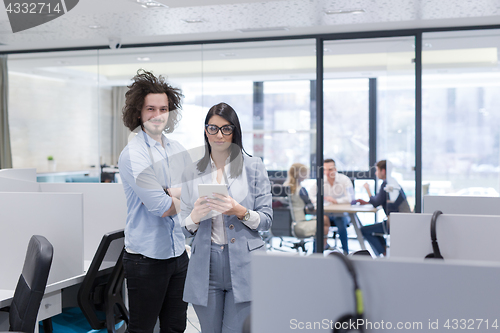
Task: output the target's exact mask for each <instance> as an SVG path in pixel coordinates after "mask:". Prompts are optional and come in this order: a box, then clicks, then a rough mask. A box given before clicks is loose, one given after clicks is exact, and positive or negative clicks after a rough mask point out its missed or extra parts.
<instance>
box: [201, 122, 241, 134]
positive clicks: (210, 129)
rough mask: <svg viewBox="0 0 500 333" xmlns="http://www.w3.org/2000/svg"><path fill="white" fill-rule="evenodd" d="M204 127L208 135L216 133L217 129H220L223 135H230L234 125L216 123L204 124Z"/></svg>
mask: <svg viewBox="0 0 500 333" xmlns="http://www.w3.org/2000/svg"><path fill="white" fill-rule="evenodd" d="M205 128H206V129H207V132H208V134H210V135H216V134H217V133H219V130H220V131H221V133H222V134H223V135H231V134H233V131H234V128H235V126H234V125H224V126H221V127H219V126H217V125H210V124H206V125H205Z"/></svg>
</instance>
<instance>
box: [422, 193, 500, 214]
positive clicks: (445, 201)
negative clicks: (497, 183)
mask: <svg viewBox="0 0 500 333" xmlns="http://www.w3.org/2000/svg"><path fill="white" fill-rule="evenodd" d="M436 210H440V211H442V212H443V213H445V214H472V215H500V198H499V197H466V196H437V195H426V196H424V213H429V214H432V213H433V212H434V211H436Z"/></svg>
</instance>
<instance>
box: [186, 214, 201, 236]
mask: <svg viewBox="0 0 500 333" xmlns="http://www.w3.org/2000/svg"><path fill="white" fill-rule="evenodd" d="M184 223H185V224H186V229H187V231H189V232H190V233H192V234H194V233H195V232H196V230H198V228H199V226H200V225H199V224H196V223H194V222H193V219H192V218H191V214H189V216H188V217H186V219H185V220H184Z"/></svg>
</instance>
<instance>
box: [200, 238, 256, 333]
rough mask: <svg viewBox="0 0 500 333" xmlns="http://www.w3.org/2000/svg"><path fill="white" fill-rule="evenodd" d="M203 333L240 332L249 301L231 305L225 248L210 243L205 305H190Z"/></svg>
mask: <svg viewBox="0 0 500 333" xmlns="http://www.w3.org/2000/svg"><path fill="white" fill-rule="evenodd" d="M193 307H194V310H195V311H196V315H197V316H198V319H199V321H200V325H201V331H202V332H203V333H240V332H241V329H242V327H243V322H244V321H245V319H246V317H247V316H248V315H249V314H250V302H243V303H234V293H233V287H232V284H231V271H230V269H229V251H228V249H227V245H218V244H212V248H211V251H210V284H209V287H208V305H207V306H201V305H193Z"/></svg>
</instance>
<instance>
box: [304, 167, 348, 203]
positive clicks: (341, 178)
mask: <svg viewBox="0 0 500 333" xmlns="http://www.w3.org/2000/svg"><path fill="white" fill-rule="evenodd" d="M317 193H318V188H317V186H316V184H314V186H313V187H312V188H311V193H310V194H309V197H310V198H311V201H312V203H313V204H316V196H317ZM323 196H325V197H327V196H328V197H332V198H334V199H336V200H337V203H339V204H346V203H349V204H350V203H351V201H352V200H353V199H354V187H353V186H352V182H351V180H350V179H349V177H347V176H346V175H343V174H341V173H338V172H337V173H336V175H335V181H334V182H333V185H330V183H329V182H328V179H326V178H325V179H324V185H323Z"/></svg>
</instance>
